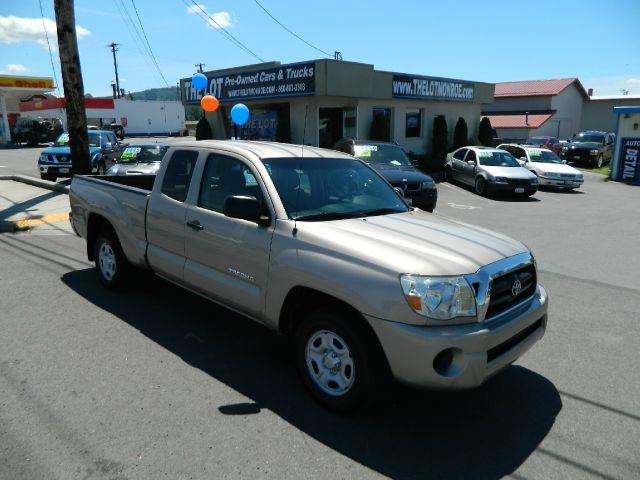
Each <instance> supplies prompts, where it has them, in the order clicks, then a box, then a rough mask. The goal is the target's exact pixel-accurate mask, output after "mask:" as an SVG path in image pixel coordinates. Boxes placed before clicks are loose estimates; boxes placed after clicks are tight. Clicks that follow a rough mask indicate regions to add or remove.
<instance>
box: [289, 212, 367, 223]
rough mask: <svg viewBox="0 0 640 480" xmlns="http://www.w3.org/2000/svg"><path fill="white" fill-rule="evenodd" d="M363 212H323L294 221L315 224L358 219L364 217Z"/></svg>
mask: <svg viewBox="0 0 640 480" xmlns="http://www.w3.org/2000/svg"><path fill="white" fill-rule="evenodd" d="M362 216H363V212H341V213H340V212H322V213H314V214H312V215H303V216H301V217H298V218H294V220H301V221H307V222H313V221H316V220H343V219H345V218H357V217H362Z"/></svg>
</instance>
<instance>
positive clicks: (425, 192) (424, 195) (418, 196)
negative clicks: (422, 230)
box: [405, 188, 438, 211]
mask: <svg viewBox="0 0 640 480" xmlns="http://www.w3.org/2000/svg"><path fill="white" fill-rule="evenodd" d="M405 198H407V200H409V199H410V200H411V205H412V206H414V207H417V208H421V209H422V210H428V211H432V210H433V209H435V208H436V203H438V190H437V189H436V188H428V189H427V188H425V189H422V190H420V191H419V192H416V193H411V192H406V193H405Z"/></svg>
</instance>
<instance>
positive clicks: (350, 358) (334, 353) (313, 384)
mask: <svg viewBox="0 0 640 480" xmlns="http://www.w3.org/2000/svg"><path fill="white" fill-rule="evenodd" d="M357 320H359V319H357ZM293 348H294V355H295V363H296V366H297V368H298V371H299V373H300V375H301V376H302V379H303V381H304V384H305V386H306V387H307V388H308V389H309V391H310V392H311V394H312V395H313V396H314V397H315V398H316V399H317V400H318V401H319V402H320V403H322V404H323V405H325V406H326V407H328V408H329V409H331V410H335V411H339V412H344V411H349V410H352V409H354V408H356V407H357V406H360V405H361V404H364V403H366V401H369V400H372V399H373V397H374V396H375V394H376V390H378V389H377V387H378V385H379V384H380V381H381V380H382V379H383V378H384V377H385V375H386V371H385V368H384V365H386V363H385V362H383V361H380V360H381V359H380V352H379V351H378V350H379V349H378V348H376V344H375V342H374V341H372V339H371V338H370V333H369V332H367V331H366V330H365V328H363V327H362V326H360V325H359V322H357V321H354V319H352V318H349V316H348V315H347V314H346V313H344V312H342V311H340V310H334V309H329V308H322V309H319V310H315V311H313V312H311V313H310V314H308V315H307V316H306V317H305V318H304V319H303V320H302V322H301V323H300V325H299V326H298V328H297V330H296V331H295V334H294V345H293ZM376 366H380V368H377V367H376ZM378 370H379V371H378Z"/></svg>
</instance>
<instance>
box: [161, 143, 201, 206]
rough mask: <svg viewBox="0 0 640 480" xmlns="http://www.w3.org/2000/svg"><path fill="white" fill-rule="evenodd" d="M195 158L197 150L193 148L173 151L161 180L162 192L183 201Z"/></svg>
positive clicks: (194, 164)
mask: <svg viewBox="0 0 640 480" xmlns="http://www.w3.org/2000/svg"><path fill="white" fill-rule="evenodd" d="M197 160H198V152H196V151H194V150H177V151H176V152H174V154H173V156H172V157H171V160H169V165H167V171H166V172H165V174H164V179H163V180H162V193H164V194H165V195H166V196H167V197H170V198H173V199H174V200H177V201H179V202H184V201H185V200H186V199H187V193H189V185H190V184H191V175H193V169H194V167H195V166H196V161H197Z"/></svg>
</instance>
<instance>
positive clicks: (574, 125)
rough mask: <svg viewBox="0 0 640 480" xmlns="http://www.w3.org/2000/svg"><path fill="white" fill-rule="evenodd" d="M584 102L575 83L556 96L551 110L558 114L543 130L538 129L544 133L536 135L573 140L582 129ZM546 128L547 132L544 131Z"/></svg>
mask: <svg viewBox="0 0 640 480" xmlns="http://www.w3.org/2000/svg"><path fill="white" fill-rule="evenodd" d="M583 100H584V97H583V96H582V94H581V93H580V92H579V91H578V88H577V87H576V85H575V83H573V84H571V85H570V86H569V87H567V88H565V89H564V90H563V91H562V92H560V93H559V94H558V95H555V96H554V97H553V98H552V100H551V108H552V109H553V110H557V112H556V114H555V115H554V116H553V117H551V119H550V120H549V121H548V122H546V123H545V125H543V127H542V128H540V129H538V132H544V133H538V132H536V134H537V135H552V136H557V137H560V138H571V137H572V136H573V134H574V133H577V132H579V131H580V130H581V129H582V127H581V120H582V102H583ZM545 127H546V129H547V130H544V128H545ZM547 131H548V133H547Z"/></svg>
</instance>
